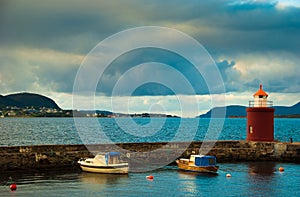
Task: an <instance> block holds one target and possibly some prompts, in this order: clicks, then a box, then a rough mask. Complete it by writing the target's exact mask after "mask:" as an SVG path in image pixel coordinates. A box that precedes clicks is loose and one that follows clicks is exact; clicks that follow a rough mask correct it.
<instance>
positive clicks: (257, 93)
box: [253, 84, 268, 97]
mask: <svg viewBox="0 0 300 197" xmlns="http://www.w3.org/2000/svg"><path fill="white" fill-rule="evenodd" d="M253 96H254V97H255V96H268V94H267V93H266V92H265V91H263V89H262V85H261V84H260V85H259V90H258V91H257V92H256V93H255V94H253Z"/></svg>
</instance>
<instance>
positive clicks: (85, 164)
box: [78, 152, 129, 174]
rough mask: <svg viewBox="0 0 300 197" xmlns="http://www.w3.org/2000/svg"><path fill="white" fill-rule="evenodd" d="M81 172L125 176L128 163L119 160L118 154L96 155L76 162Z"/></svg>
mask: <svg viewBox="0 0 300 197" xmlns="http://www.w3.org/2000/svg"><path fill="white" fill-rule="evenodd" d="M78 164H79V165H80V167H81V169H82V171H85V172H96V173H108V174H127V173H128V170H129V165H128V163H125V162H123V161H122V160H121V159H120V153H119V152H107V153H98V154H97V155H96V156H95V157H94V158H84V159H80V160H79V161H78Z"/></svg>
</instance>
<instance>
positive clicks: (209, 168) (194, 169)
mask: <svg viewBox="0 0 300 197" xmlns="http://www.w3.org/2000/svg"><path fill="white" fill-rule="evenodd" d="M176 162H177V165H178V168H179V169H180V170H185V171H191V172H199V173H217V172H218V169H219V166H195V165H188V164H184V163H181V162H180V161H176Z"/></svg>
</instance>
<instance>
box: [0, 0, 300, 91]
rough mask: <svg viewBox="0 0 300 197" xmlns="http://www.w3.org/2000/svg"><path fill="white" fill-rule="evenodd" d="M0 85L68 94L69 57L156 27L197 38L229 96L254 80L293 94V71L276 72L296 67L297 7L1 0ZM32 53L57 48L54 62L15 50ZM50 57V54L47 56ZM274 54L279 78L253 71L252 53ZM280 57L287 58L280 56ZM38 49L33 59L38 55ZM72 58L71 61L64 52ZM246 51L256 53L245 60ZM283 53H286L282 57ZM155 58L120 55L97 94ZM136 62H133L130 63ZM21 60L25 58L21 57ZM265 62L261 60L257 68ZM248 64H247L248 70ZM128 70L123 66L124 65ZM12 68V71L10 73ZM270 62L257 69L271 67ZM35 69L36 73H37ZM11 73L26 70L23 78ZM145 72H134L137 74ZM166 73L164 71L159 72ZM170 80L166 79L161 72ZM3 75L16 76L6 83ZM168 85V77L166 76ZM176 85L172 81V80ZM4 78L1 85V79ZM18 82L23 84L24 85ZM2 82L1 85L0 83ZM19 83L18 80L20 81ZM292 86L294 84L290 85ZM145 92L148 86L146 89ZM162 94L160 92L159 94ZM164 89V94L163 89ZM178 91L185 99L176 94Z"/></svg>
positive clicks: (196, 80) (299, 48)
mask: <svg viewBox="0 0 300 197" xmlns="http://www.w3.org/2000/svg"><path fill="white" fill-rule="evenodd" d="M1 2H2V1H1ZM0 9H1V13H0V16H1V18H0V43H1V45H0V48H1V49H2V51H5V53H2V57H1V59H0V71H1V75H0V77H1V78H0V86H1V87H5V89H7V91H17V90H20V89H23V90H27V89H30V88H31V87H32V86H36V87H37V88H38V87H41V88H42V87H45V86H47V84H48V85H49V84H53V87H52V88H53V89H54V90H55V91H58V92H71V91H72V86H73V82H74V78H75V73H76V70H77V69H78V68H79V66H80V61H79V59H78V60H77V61H72V59H73V55H74V54H75V56H76V55H77V54H80V55H81V56H84V55H86V54H87V53H88V52H89V51H90V50H91V49H92V48H93V47H94V46H95V45H96V44H97V43H98V42H100V41H101V40H103V39H105V38H106V37H108V36H110V35H112V34H114V33H117V32H119V31H122V30H125V29H128V28H132V27H136V26H143V25H158V26H167V27H171V28H176V29H178V30H180V31H183V32H185V33H187V34H189V35H191V36H193V37H194V38H195V39H197V40H198V41H199V42H200V43H201V44H203V45H204V47H205V48H207V49H208V52H210V53H211V54H212V56H213V58H214V59H215V60H216V62H217V65H218V68H219V69H220V72H221V74H222V76H223V79H224V82H225V87H226V90H227V91H243V90H244V89H245V87H247V86H248V85H251V87H252V86H255V83H257V82H263V83H265V84H270V86H271V87H272V91H274V92H279V91H283V92H295V90H298V89H297V88H296V86H298V87H299V83H300V82H299V78H298V74H296V73H295V72H294V73H290V72H289V70H286V71H285V70H284V69H281V68H279V67H280V65H282V64H283V63H284V64H286V61H285V59H286V58H287V57H289V59H290V61H289V62H288V65H287V67H289V69H297V68H298V66H297V63H296V62H297V61H298V60H299V58H297V57H298V56H299V55H298V54H299V52H300V39H299V35H300V20H299V18H300V9H299V8H298V7H285V8H284V9H279V8H278V4H277V3H276V2H274V1H227V0H221V1H219V0H215V1H196V0H192V1H186V2H183V1H181V0H175V1H158V0H157V1H156V0H154V1H139V0H131V1H130V0H125V1H113V2H109V1H96V0H95V1H88V2H84V1H78V0H74V1H37V0H27V1H14V0H12V1H6V2H5V3H1V4H0ZM20 48H21V50H27V49H29V51H30V50H32V49H36V50H38V51H39V50H40V53H47V52H49V51H52V52H53V51H55V54H56V53H58V54H59V53H61V54H62V55H61V56H60V55H59V57H60V58H58V59H59V61H57V60H56V61H54V62H52V60H51V59H48V60H46V61H42V60H40V59H39V58H38V57H37V59H35V58H34V57H32V58H30V59H28V58H27V59H26V57H24V56H20V55H18V54H19V53H15V52H14V51H15V50H17V51H20ZM52 52H51V53H52ZM269 52H271V53H272V55H273V56H268V58H269V59H270V60H271V59H274V57H280V58H278V59H276V60H277V61H276V62H275V61H273V64H272V65H273V66H274V68H272V69H271V68H270V69H271V71H273V70H275V71H278V73H280V74H281V75H282V77H279V78H278V77H275V76H272V75H274V74H272V72H269V73H268V72H267V71H266V70H265V71H262V72H260V73H262V74H261V75H258V76H254V77H253V76H252V75H253V73H256V72H258V68H256V67H255V66H251V65H254V64H253V62H256V61H257V58H256V57H257V56H260V57H266V56H265V55H264V54H265V53H269ZM282 52H284V53H282ZM40 53H39V52H37V53H36V56H39V54H40ZM64 54H70V57H68V58H67V59H68V61H63V59H64V58H63V55H64ZM244 54H254V55H253V56H251V58H246V60H245V59H243V58H245V55H244ZM287 54H288V55H287ZM155 55H157V54H156V53H155V52H152V54H150V53H149V52H148V53H141V54H139V56H138V59H137V58H136V56H134V55H131V56H130V55H128V56H126V58H125V57H121V58H120V60H118V61H121V60H122V62H126V64H119V65H118V66H111V67H110V68H109V70H107V72H106V75H105V76H103V78H102V80H103V81H102V82H101V83H100V84H101V87H100V85H99V87H98V91H100V92H101V93H103V94H105V95H109V94H110V92H111V90H112V89H111V88H112V87H113V86H114V84H115V82H116V81H117V80H118V79H119V77H120V76H121V74H122V73H124V71H126V70H127V69H128V68H130V66H132V65H137V64H138V63H142V62H146V61H150V60H152V59H151V58H149V57H151V56H152V57H155ZM133 57H135V58H133ZM24 58H25V60H24ZM159 61H161V62H164V63H166V64H169V65H171V66H172V67H174V68H176V69H178V70H179V71H180V72H182V73H184V75H185V76H186V77H187V78H188V79H189V81H190V83H191V84H192V85H193V88H194V89H195V90H196V93H197V94H205V93H208V90H207V87H206V84H205V81H204V80H203V79H202V78H201V76H200V77H199V75H197V74H195V71H194V70H189V69H190V68H192V67H190V66H181V67H180V65H187V64H186V63H182V62H180V61H181V60H178V58H174V56H168V55H167V56H165V59H163V58H161V59H159ZM262 62H263V63H265V61H264V60H262V58H260V62H257V63H258V64H260V63H262ZM245 64H249V68H247V69H246V66H244V65H245ZM126 65H128V66H126ZM11 66H13V67H14V68H13V69H8V68H9V67H11ZM270 66H271V64H270V65H269V64H265V65H262V67H270ZM37 67H38V69H37ZM16 70H23V71H24V72H23V75H22V76H20V74H18V73H17V72H16ZM147 74H148V73H143V72H142V73H139V77H142V76H143V75H147ZM162 74H164V73H162ZM165 75H166V77H168V75H167V74H165ZM8 76H10V77H11V78H15V79H14V80H10V79H8ZM170 80H172V79H170ZM173 80H174V79H173ZM1 81H2V82H1ZM22 81H25V82H23V83H22ZM4 82H5V84H4ZM17 82H18V83H17ZM290 82H292V83H293V84H294V85H293V87H291V86H290ZM145 87H147V88H145ZM145 87H144V88H142V87H141V88H139V89H138V90H137V91H136V92H135V94H136V95H155V94H156V93H157V94H161V95H168V94H172V92H170V91H169V90H168V89H164V88H162V87H161V86H157V84H156V85H154V84H152V85H151V84H148V85H146V86H145ZM158 90H159V91H158ZM164 90H165V92H164ZM180 93H182V94H189V92H185V91H184V90H181V91H180Z"/></svg>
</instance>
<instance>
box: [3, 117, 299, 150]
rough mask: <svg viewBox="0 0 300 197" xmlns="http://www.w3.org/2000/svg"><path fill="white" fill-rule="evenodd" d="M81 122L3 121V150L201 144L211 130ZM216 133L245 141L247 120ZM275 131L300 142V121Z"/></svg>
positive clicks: (161, 123) (186, 122)
mask: <svg viewBox="0 0 300 197" xmlns="http://www.w3.org/2000/svg"><path fill="white" fill-rule="evenodd" d="M79 120H80V123H81V125H79V127H80V128H81V130H83V131H81V132H80V131H79V130H78V125H75V122H74V119H73V118H2V119H0V131H1V135H0V146H20V145H41V144H42V145H46V144H97V143H100V144H101V143H117V142H120V143H124V142H169V141H192V140H194V141H202V140H203V139H204V137H205V135H206V134H207V130H208V127H209V126H210V119H200V120H198V119H192V118H191V119H180V118H167V119H164V118H151V119H149V118H136V119H134V121H135V123H136V124H132V121H131V119H129V118H119V119H113V118H99V119H96V120H94V119H93V118H82V119H79ZM116 120H117V121H116ZM95 121H96V124H94V123H95ZM198 121H199V123H198ZM219 121H223V120H219ZM195 123H197V124H198V125H196V126H197V127H196V128H195ZM136 125H137V126H136ZM148 125H150V126H148ZM180 125H181V128H179V127H180ZM76 126H77V127H76ZM153 128H155V129H153ZM216 129H220V134H219V135H218V136H216V139H217V140H245V139H246V119H245V118H232V119H225V121H224V125H223V127H222V128H216ZM212 130H214V128H213V127H212ZM274 130H275V134H274V135H275V136H274V138H275V140H279V141H283V142H288V141H290V138H292V140H293V141H294V142H297V141H298V142H299V141H300V135H299V132H300V119H296V118H295V119H285V118H282V119H281V118H278V119H275V123H274Z"/></svg>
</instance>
